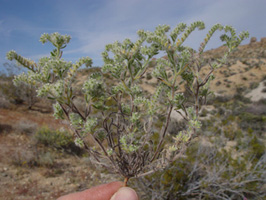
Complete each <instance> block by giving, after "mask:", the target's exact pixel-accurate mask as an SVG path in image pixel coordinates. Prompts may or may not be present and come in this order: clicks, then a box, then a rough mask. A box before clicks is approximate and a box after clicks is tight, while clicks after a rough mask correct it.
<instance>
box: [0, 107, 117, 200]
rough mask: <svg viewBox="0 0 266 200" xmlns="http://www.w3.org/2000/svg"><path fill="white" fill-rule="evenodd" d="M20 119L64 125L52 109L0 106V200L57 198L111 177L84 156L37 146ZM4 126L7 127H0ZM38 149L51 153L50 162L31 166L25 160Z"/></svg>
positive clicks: (44, 123)
mask: <svg viewBox="0 0 266 200" xmlns="http://www.w3.org/2000/svg"><path fill="white" fill-rule="evenodd" d="M19 121H23V122H31V123H33V124H36V125H37V126H38V127H41V126H44V125H45V126H49V127H50V128H54V129H57V128H60V127H62V126H65V124H64V123H63V122H62V121H58V120H54V118H53V116H52V114H51V113H49V114H47V113H46V114H43V113H40V112H36V111H29V110H26V109H25V108H20V109H17V110H7V109H0V124H1V125H2V126H1V127H2V130H1V131H0V199H1V200H18V199H21V200H26V199H27V200H28V199H34V200H35V199H36V200H37V199H56V198H58V197H60V196H62V195H64V194H67V193H70V192H76V191H81V190H84V189H86V188H89V187H91V186H92V185H95V184H99V183H102V182H105V181H109V180H111V179H112V178H109V177H107V178H106V177H102V174H101V173H100V172H96V171H95V167H94V165H92V164H91V163H90V162H89V160H88V157H86V156H85V157H78V156H76V155H74V154H68V153H65V152H63V151H60V150H56V149H53V148H48V147H41V148H40V147H38V149H37V147H36V144H35V141H34V140H33V139H32V138H33V134H34V133H27V134H26V133H23V132H19V131H18V130H19V129H20V128H19V127H18V126H20V124H19V123H18V122H19ZM3 125H5V126H3ZM1 127H0V128H1ZM3 127H4V128H3ZM5 127H9V128H8V129H6V130H3V129H5ZM10 127H11V129H10ZM40 152H42V153H47V152H48V153H50V154H48V155H52V157H53V159H54V161H53V164H52V166H34V165H31V164H29V163H28V161H29V160H31V159H32V158H34V156H36V154H38V153H40Z"/></svg>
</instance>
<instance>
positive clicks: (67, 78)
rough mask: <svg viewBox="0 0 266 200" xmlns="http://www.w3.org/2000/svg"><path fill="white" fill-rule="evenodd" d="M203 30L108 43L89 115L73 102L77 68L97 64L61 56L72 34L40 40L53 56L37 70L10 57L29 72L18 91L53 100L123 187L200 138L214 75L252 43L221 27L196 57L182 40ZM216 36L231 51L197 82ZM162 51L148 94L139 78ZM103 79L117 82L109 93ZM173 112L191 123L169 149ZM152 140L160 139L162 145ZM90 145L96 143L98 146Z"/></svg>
mask: <svg viewBox="0 0 266 200" xmlns="http://www.w3.org/2000/svg"><path fill="white" fill-rule="evenodd" d="M204 28H205V25H204V23H203V22H201V21H197V22H194V23H192V24H191V25H190V26H187V25H186V24H184V23H180V24H178V25H177V27H175V28H174V29H173V30H172V31H171V32H170V33H169V30H170V26H167V25H162V26H158V27H157V28H156V29H155V31H154V32H149V31H144V30H140V31H138V39H137V41H136V42H132V41H131V40H129V39H125V40H124V41H123V42H115V43H113V44H108V45H106V50H105V51H104V52H103V53H102V56H103V61H104V65H103V67H102V72H100V73H99V72H95V73H93V74H91V75H90V76H89V78H88V80H87V81H85V83H84V85H83V93H84V102H86V108H85V109H84V110H83V111H84V112H83V111H81V110H79V109H78V108H77V106H76V105H75V103H74V101H73V99H74V97H75V95H74V93H75V92H73V87H72V84H73V82H74V77H75V76H76V74H77V72H78V69H79V68H80V67H81V66H82V65H83V64H85V65H86V66H87V67H89V66H91V65H92V59H90V58H88V57H86V58H81V59H80V60H79V61H77V62H76V63H75V64H73V63H71V62H66V61H64V60H63V59H62V58H61V57H62V54H63V52H62V49H63V48H65V47H66V45H67V44H68V43H69V41H70V36H67V35H65V36H63V35H60V34H59V33H53V34H43V35H42V36H41V39H40V41H41V42H42V43H46V42H51V43H52V44H53V45H54V47H55V49H54V50H53V51H52V52H51V56H50V57H44V58H41V59H40V60H39V62H38V64H37V63H35V62H33V61H31V60H29V59H26V58H23V57H22V56H20V55H18V54H17V53H16V52H14V51H10V52H8V53H7V57H8V59H9V60H16V61H17V62H19V63H20V64H21V65H23V66H24V67H26V68H27V69H28V70H29V73H28V74H21V75H19V76H17V77H16V78H15V79H14V82H15V83H16V84H17V85H19V84H21V83H26V84H28V85H34V87H36V88H37V92H38V95H39V96H42V97H47V98H49V99H51V100H53V101H56V104H54V113H55V116H56V117H57V118H66V119H68V120H69V123H70V125H71V127H72V129H73V130H74V132H75V136H76V139H75V143H76V144H77V145H78V146H80V147H84V148H85V149H86V150H87V152H89V153H90V155H91V156H93V157H94V159H95V160H96V161H97V163H102V165H104V166H108V169H109V170H110V171H112V172H117V173H118V174H120V175H121V176H123V177H124V178H125V185H126V184H127V181H128V180H129V179H130V178H132V177H135V176H139V175H141V174H143V173H147V172H149V171H150V172H153V171H154V170H157V169H158V168H159V169H160V168H163V167H164V165H166V166H167V165H168V164H169V162H171V160H173V161H174V160H176V159H177V158H178V157H179V155H180V154H182V152H184V150H185V149H186V148H187V146H188V144H189V143H190V142H191V141H192V140H193V139H194V138H195V137H197V136H198V134H199V130H200V127H201V123H200V121H199V112H200V109H201V107H202V105H203V104H204V103H206V99H207V97H208V96H209V95H210V91H209V84H210V81H211V80H212V79H213V78H214V77H213V75H212V73H213V71H214V70H216V69H217V68H219V67H220V66H222V65H223V64H224V63H225V61H226V59H227V57H228V55H229V54H230V53H231V52H232V50H234V49H235V48H236V47H237V46H238V45H239V44H240V43H241V42H242V40H243V39H245V38H246V37H248V33H247V32H242V33H240V34H239V36H237V35H236V32H235V30H234V29H233V28H232V27H231V26H222V25H220V24H216V25H214V26H213V27H212V28H211V29H210V31H209V32H208V34H207V35H206V37H205V38H204V40H203V42H202V43H201V45H200V47H199V49H198V51H196V50H194V49H192V48H190V47H186V46H184V42H185V40H186V39H187V38H188V36H189V35H190V34H191V33H192V32H193V31H194V30H195V29H199V30H202V29H204ZM218 30H220V31H221V30H223V31H224V32H225V33H224V34H223V35H222V36H221V40H222V42H224V43H225V46H227V47H228V48H227V51H226V52H225V53H224V55H223V57H222V58H217V59H214V60H213V61H211V62H209V65H210V71H209V72H208V73H206V74H207V75H205V76H200V75H199V74H201V73H200V70H201V68H202V67H203V66H204V65H205V64H206V62H205V61H204V57H203V51H204V49H205V47H206V45H207V43H208V42H209V40H210V39H211V37H212V35H213V34H214V33H215V32H216V31H218ZM158 53H164V54H166V55H167V56H165V57H162V58H159V59H157V60H156V65H155V67H154V69H153V72H152V76H153V77H155V78H156V79H157V80H158V82H159V84H158V85H157V87H156V91H155V93H154V94H153V95H150V96H143V91H142V88H141V87H140V84H141V79H142V77H144V75H145V74H146V73H147V70H148V68H149V67H150V66H151V65H152V64H153V62H154V56H155V55H156V54H158ZM103 74H110V76H111V77H112V78H113V79H115V80H116V81H115V84H113V85H108V87H107V85H106V83H105V82H104V79H103ZM182 84H183V85H185V87H186V94H183V93H182V92H180V90H179V86H180V85H182ZM160 102H163V104H162V103H160ZM174 109H177V110H178V109H181V110H182V111H183V112H184V113H185V114H184V115H182V117H183V118H184V119H185V120H186V122H187V128H186V130H184V131H181V132H179V133H178V134H177V135H175V136H173V137H171V140H169V141H171V142H172V143H170V142H166V143H167V144H165V140H166V136H167V129H168V126H169V123H170V120H171V113H172V111H173V110H174ZM180 114H181V112H180ZM98 115H99V116H98ZM160 115H161V116H164V118H163V119H164V121H163V123H162V125H161V127H160V136H159V137H155V136H156V135H155V133H156V131H155V130H157V127H156V124H158V121H157V122H156V120H157V119H159V118H157V117H156V116H160ZM46 137H47V136H46V134H45V138H46ZM49 137H51V136H49ZM153 138H158V141H157V140H154V139H153ZM49 139H50V138H49ZM49 139H48V140H49ZM55 140H56V139H55ZM88 141H89V142H88ZM90 141H94V144H91V143H90ZM164 144H165V145H164ZM166 157H167V159H166ZM162 163H165V164H164V165H162Z"/></svg>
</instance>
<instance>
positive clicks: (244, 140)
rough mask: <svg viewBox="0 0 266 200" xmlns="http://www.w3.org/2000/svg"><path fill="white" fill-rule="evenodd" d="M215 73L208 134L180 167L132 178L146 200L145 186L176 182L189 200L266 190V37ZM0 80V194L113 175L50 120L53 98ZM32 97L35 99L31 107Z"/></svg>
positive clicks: (53, 192) (174, 127)
mask: <svg viewBox="0 0 266 200" xmlns="http://www.w3.org/2000/svg"><path fill="white" fill-rule="evenodd" d="M224 51H225V48H224V47H219V48H217V49H213V50H209V51H207V52H204V56H205V58H206V59H207V60H211V59H212V58H218V57H221V55H222V54H223V52H224ZM205 68H206V70H207V68H208V65H206V66H205ZM95 70H99V69H97V68H93V69H89V70H87V69H86V70H83V71H81V72H79V74H78V75H77V78H76V86H77V87H80V86H81V85H82V82H83V81H84V80H86V78H87V76H88V74H90V73H91V72H92V71H95ZM149 70H150V71H149V73H147V75H146V77H144V78H143V79H142V87H143V89H144V90H146V91H147V93H153V92H154V86H155V84H157V80H156V79H154V78H152V77H151V76H150V73H151V69H149ZM203 73H204V70H203ZM205 73H206V72H205ZM214 76H215V77H216V79H215V80H214V81H213V82H212V83H211V86H210V87H211V90H213V91H214V93H215V96H214V97H213V98H212V99H210V101H209V103H208V105H207V106H206V107H205V108H204V109H202V113H201V120H202V124H203V127H202V132H203V136H202V137H201V138H199V139H198V140H197V141H195V142H194V143H193V145H192V146H191V148H190V149H189V150H188V152H187V153H186V158H184V159H181V160H180V161H179V162H177V164H176V166H175V168H174V169H178V171H175V170H173V169H169V170H168V171H167V173H168V176H166V175H165V174H164V175H162V174H159V175H158V174H155V175H154V177H153V176H151V177H148V179H145V178H144V179H141V181H142V182H141V184H140V183H134V182H132V187H136V185H137V186H138V188H137V189H138V190H139V193H140V194H142V195H143V199H145V195H148V194H147V193H145V191H146V192H148V193H150V192H151V191H152V190H153V191H154V194H157V195H158V196H159V195H162V194H165V193H166V191H168V193H171V192H172V193H173V191H174V193H175V194H176V195H178V192H177V191H176V190H175V189H176V188H177V189H178V190H179V191H182V194H183V196H182V195H181V196H182V198H183V199H191V197H192V196H193V195H192V194H193V193H196V192H197V193H200V194H202V195H204V191H207V192H208V195H213V194H215V195H217V196H218V194H217V193H216V192H217V191H221V192H223V193H224V194H228V193H230V192H232V191H234V192H235V193H236V194H237V193H239V194H241V195H245V197H250V198H249V199H261V198H260V196H263V195H264V194H265V193H264V192H265V178H263V177H265V176H264V175H265V141H266V125H265V124H266V123H265V122H266V102H265V99H266V38H262V39H261V40H260V41H257V40H256V39H255V38H252V39H251V41H250V43H249V44H247V45H242V46H239V47H238V49H237V50H236V51H234V52H233V53H232V54H231V56H230V57H229V59H228V62H227V64H226V65H224V66H222V67H221V68H220V69H218V70H217V71H216V72H215V73H214ZM107 79H108V77H107ZM108 81H112V80H111V79H108ZM0 86H1V87H0V172H1V173H0V199H6V200H8V199H55V198H57V197H59V196H60V195H62V194H65V193H68V192H73V191H78V190H82V189H85V188H88V187H91V186H92V185H95V184H99V183H103V182H107V181H110V180H114V179H116V177H115V176H113V177H112V176H111V177H110V176H106V174H104V173H103V172H102V171H99V170H97V169H96V168H95V167H94V166H93V165H92V164H91V162H90V160H89V158H87V156H88V155H87V154H86V152H84V151H82V150H81V149H78V148H76V147H74V146H73V141H72V140H71V134H70V133H69V132H68V131H67V130H68V126H67V124H66V122H64V121H60V120H56V121H55V120H54V119H53V116H52V109H51V105H50V103H48V102H47V101H44V100H40V99H35V100H34V102H33V99H31V98H29V97H31V94H32V93H31V92H32V90H29V91H27V92H26V89H25V88H19V89H16V88H14V86H13V85H12V83H11V78H10V77H4V76H2V77H1V78H0ZM29 103H33V104H32V105H31V106H30V107H29ZM29 108H30V109H29ZM173 117H174V116H173ZM182 128H183V124H182V121H175V120H172V124H171V126H170V129H169V134H172V135H173V134H177V132H178V131H179V130H182ZM198 144H200V148H198V147H199V146H197V145H198ZM195 146H196V147H197V148H195ZM195 149H196V150H195ZM202 159H205V160H204V161H203V160H202ZM263 159H264V160H263ZM207 162H208V163H207ZM260 162H261V163H262V165H263V164H264V168H263V167H261V164H260ZM243 163H244V164H243ZM206 166H207V167H206ZM254 166H257V168H256V170H257V171H254ZM219 167H221V168H219ZM222 167H224V168H222ZM225 169H226V170H225ZM193 170H194V171H193ZM173 173H174V175H171V174H173ZM211 173H213V174H211ZM259 173H260V176H258V174H259ZM189 175H190V178H189V179H187V178H186V177H188V176H189ZM156 176H158V177H159V176H160V178H161V179H159V181H158V179H155V178H156ZM169 176H170V177H171V178H169ZM158 177H157V178H158ZM173 177H177V178H176V179H174V178H173ZM255 179H256V180H255ZM201 180H202V181H205V182H200V181H201ZM193 181H194V182H193ZM211 181H213V182H211ZM181 182H182V183H181ZM145 184H146V185H145ZM212 184H213V185H215V187H214V186H213V185H212ZM241 184H242V185H241ZM263 184H264V185H263ZM144 185H145V187H144ZM169 185H170V186H171V185H176V187H172V186H171V187H167V186H169ZM170 188H171V189H170ZM193 188H194V189H195V188H196V189H195V191H194V190H193ZM226 188H227V189H228V191H227V190H226ZM162 189H163V190H164V191H162ZM155 190H156V191H157V193H156V191H155ZM229 190H230V191H229ZM185 195H187V196H185ZM252 195H253V196H252ZM211 197H213V198H212V199H219V198H218V197H217V198H214V196H211ZM169 198H170V197H169ZM146 199H149V198H148V197H147V198H146ZM170 199H171V198H170ZM232 199H234V198H233V197H232Z"/></svg>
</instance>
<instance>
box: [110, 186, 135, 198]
mask: <svg viewBox="0 0 266 200" xmlns="http://www.w3.org/2000/svg"><path fill="white" fill-rule="evenodd" d="M111 200H139V198H138V195H137V193H136V192H135V190H133V189H132V188H130V187H122V188H120V189H119V190H118V191H117V192H116V193H115V194H114V196H112V198H111Z"/></svg>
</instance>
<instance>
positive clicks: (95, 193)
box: [57, 182, 139, 200]
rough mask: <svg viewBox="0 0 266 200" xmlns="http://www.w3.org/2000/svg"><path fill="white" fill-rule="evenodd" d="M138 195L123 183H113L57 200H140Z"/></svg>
mask: <svg viewBox="0 0 266 200" xmlns="http://www.w3.org/2000/svg"><path fill="white" fill-rule="evenodd" d="M138 199H139V198H138V195H137V193H136V192H135V191H134V190H133V189H131V188H129V187H123V183H122V182H111V183H107V184H103V185H99V186H96V187H93V188H90V189H88V190H85V191H82V192H77V193H72V194H68V195H65V196H62V197H60V198H59V199H57V200H138Z"/></svg>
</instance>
